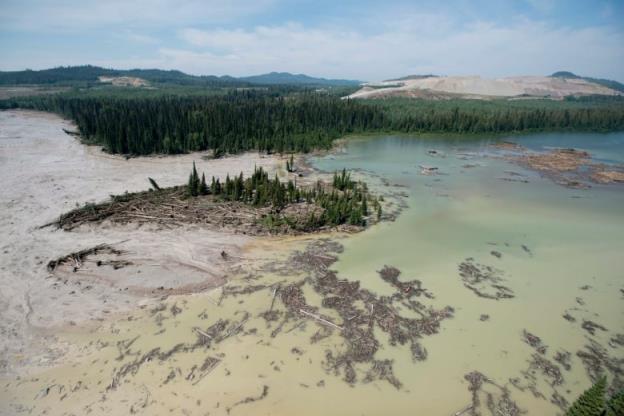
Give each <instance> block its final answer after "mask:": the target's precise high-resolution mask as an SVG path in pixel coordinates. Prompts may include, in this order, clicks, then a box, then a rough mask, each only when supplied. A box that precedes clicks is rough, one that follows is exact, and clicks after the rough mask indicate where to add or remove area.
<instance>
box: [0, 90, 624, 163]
mask: <svg viewBox="0 0 624 416" xmlns="http://www.w3.org/2000/svg"><path fill="white" fill-rule="evenodd" d="M18 107H19V108H31V109H37V110H44V111H52V112H56V113H59V114H61V115H63V116H65V117H67V118H70V119H72V120H74V121H75V122H76V124H77V126H78V128H79V130H80V133H81V135H82V137H83V139H84V140H85V141H87V142H89V143H93V144H99V145H102V146H103V147H104V148H105V149H106V150H107V151H109V152H111V153H122V154H131V155H145V154H152V153H165V154H175V153H185V152H190V151H201V150H208V149H211V150H213V151H214V154H215V156H217V157H218V156H221V155H223V154H226V153H239V152H242V151H248V150H257V151H265V152H279V153H283V152H308V151H310V150H312V149H317V148H328V147H330V146H331V145H332V143H333V141H334V140H335V139H336V138H338V137H341V136H343V135H346V134H350V133H363V132H404V133H419V132H441V133H444V132H453V133H494V134H496V133H507V132H526V131H539V130H591V131H595V130H598V131H614V130H623V129H624V100H622V99H612V100H598V99H596V100H578V101H562V102H554V101H549V100H527V101H524V100H518V101H507V100H493V101H491V102H490V101H477V100H448V101H431V100H418V99H411V100H410V99H387V100H371V101H366V100H346V99H344V100H343V99H339V98H338V97H335V96H332V95H329V94H319V93H315V92H311V91H299V92H297V93H292V92H290V93H284V94H280V93H275V92H263V91H258V90H240V91H237V90H234V91H230V92H227V93H224V94H216V95H155V96H141V95H134V94H129V95H128V96H124V95H112V96H107V95H100V94H95V93H93V94H91V93H89V94H70V93H67V94H56V95H48V96H36V97H21V98H13V99H8V100H4V101H0V109H3V108H4V109H6V108H18Z"/></svg>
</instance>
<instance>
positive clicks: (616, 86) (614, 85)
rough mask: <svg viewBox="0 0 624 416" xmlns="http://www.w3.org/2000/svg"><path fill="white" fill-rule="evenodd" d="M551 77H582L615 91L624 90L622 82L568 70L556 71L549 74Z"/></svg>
mask: <svg viewBox="0 0 624 416" xmlns="http://www.w3.org/2000/svg"><path fill="white" fill-rule="evenodd" d="M551 77H553V78H571V79H584V80H585V81H589V82H593V83H596V84H599V85H602V86H604V87H607V88H611V89H613V90H616V91H621V92H624V84H622V83H620V82H617V81H614V80H611V79H604V78H592V77H582V76H580V75H576V74H574V73H572V72H569V71H558V72H555V73H554V74H552V75H551Z"/></svg>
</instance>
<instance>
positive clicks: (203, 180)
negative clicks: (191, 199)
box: [199, 173, 208, 195]
mask: <svg viewBox="0 0 624 416" xmlns="http://www.w3.org/2000/svg"><path fill="white" fill-rule="evenodd" d="M199 195H208V184H206V175H205V174H203V173H202V178H201V183H200V184H199Z"/></svg>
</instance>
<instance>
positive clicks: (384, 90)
mask: <svg viewBox="0 0 624 416" xmlns="http://www.w3.org/2000/svg"><path fill="white" fill-rule="evenodd" d="M570 95H608V96H615V95H622V93H621V92H619V91H616V90H613V89H611V88H607V87H604V86H602V85H599V84H596V83H593V82H589V81H586V80H583V79H567V78H557V77H537V76H535V77H530V76H527V77H509V78H498V79H486V78H481V77H479V76H449V77H433V76H432V77H422V78H418V79H408V80H400V81H392V80H391V81H385V82H382V83H379V84H370V86H364V87H363V88H362V89H360V90H358V91H356V92H354V93H353V94H351V95H349V98H384V97H393V96H404V97H418V98H433V99H436V98H438V99H439V98H446V99H448V98H452V97H467V98H488V97H490V98H491V97H516V96H523V97H524V96H532V97H549V98H556V99H561V98H563V97H566V96H570Z"/></svg>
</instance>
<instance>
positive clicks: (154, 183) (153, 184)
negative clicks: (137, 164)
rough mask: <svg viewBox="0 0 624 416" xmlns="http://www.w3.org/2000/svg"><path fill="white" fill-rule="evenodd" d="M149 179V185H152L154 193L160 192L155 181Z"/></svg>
mask: <svg viewBox="0 0 624 416" xmlns="http://www.w3.org/2000/svg"><path fill="white" fill-rule="evenodd" d="M147 179H149V182H150V184H151V185H152V188H154V190H155V191H160V186H158V184H157V183H156V181H155V180H154V179H152V178H147Z"/></svg>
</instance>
